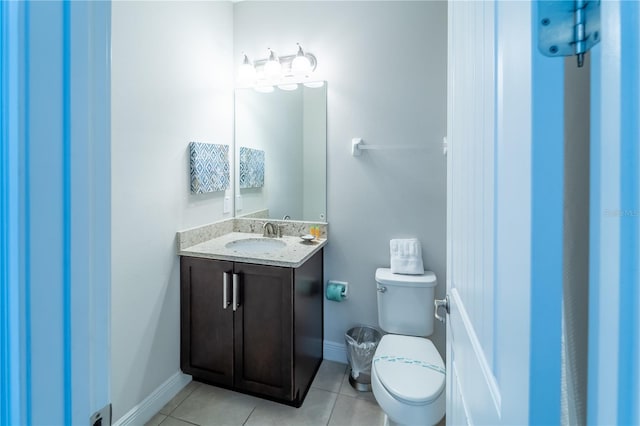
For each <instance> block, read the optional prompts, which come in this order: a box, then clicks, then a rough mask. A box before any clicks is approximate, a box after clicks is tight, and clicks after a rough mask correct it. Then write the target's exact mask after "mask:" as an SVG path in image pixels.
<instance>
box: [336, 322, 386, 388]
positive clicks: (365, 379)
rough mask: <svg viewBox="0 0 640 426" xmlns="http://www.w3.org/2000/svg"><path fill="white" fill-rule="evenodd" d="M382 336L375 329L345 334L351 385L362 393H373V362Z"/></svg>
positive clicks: (362, 328) (364, 328)
mask: <svg viewBox="0 0 640 426" xmlns="http://www.w3.org/2000/svg"><path fill="white" fill-rule="evenodd" d="M380 339H382V334H381V333H380V332H379V331H378V330H376V329H375V328H373V327H367V326H360V327H353V328H350V329H349V330H348V331H347V332H346V333H345V334H344V340H345V341H346V343H347V359H348V361H349V367H350V371H349V383H350V384H351V386H352V387H353V388H354V389H356V390H357V391H360V392H370V391H371V361H372V360H373V355H374V354H375V352H376V348H377V347H378V343H380Z"/></svg>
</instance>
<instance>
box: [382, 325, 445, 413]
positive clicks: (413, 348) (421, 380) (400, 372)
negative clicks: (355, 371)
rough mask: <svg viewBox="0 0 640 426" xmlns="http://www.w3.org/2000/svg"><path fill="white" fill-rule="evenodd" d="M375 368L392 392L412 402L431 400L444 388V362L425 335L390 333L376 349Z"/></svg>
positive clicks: (384, 384) (399, 397) (419, 402)
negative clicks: (414, 335)
mask: <svg viewBox="0 0 640 426" xmlns="http://www.w3.org/2000/svg"><path fill="white" fill-rule="evenodd" d="M373 368H374V369H375V373H376V376H377V377H378V379H379V380H380V382H381V383H382V385H383V386H384V387H385V388H386V389H387V390H388V391H389V392H390V393H391V394H393V395H394V396H395V397H396V398H397V399H401V400H404V401H407V402H409V403H413V404H427V403H429V402H431V401H433V400H434V399H436V398H437V397H438V396H440V394H441V393H442V391H443V390H444V386H445V368H444V362H443V361H442V358H441V357H440V354H439V353H438V350H437V349H436V347H435V346H433V343H431V341H430V340H428V339H425V338H422V337H413V336H399V335H394V334H387V335H386V336H384V337H383V338H382V340H381V341H380V344H379V345H378V348H377V349H376V353H375V355H374V357H373Z"/></svg>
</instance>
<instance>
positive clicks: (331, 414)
mask: <svg viewBox="0 0 640 426" xmlns="http://www.w3.org/2000/svg"><path fill="white" fill-rule="evenodd" d="M338 398H340V394H339V393H338V394H336V399H334V400H333V407H331V413H329V418H328V419H327V426H328V425H329V423H331V418H332V417H333V412H334V411H335V409H336V404H337V403H338Z"/></svg>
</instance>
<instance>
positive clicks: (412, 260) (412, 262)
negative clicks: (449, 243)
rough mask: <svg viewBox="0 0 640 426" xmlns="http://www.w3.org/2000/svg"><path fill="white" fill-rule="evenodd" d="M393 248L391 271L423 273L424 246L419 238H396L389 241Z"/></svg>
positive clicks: (408, 273)
mask: <svg viewBox="0 0 640 426" xmlns="http://www.w3.org/2000/svg"><path fill="white" fill-rule="evenodd" d="M389 246H390V248H391V273H393V274H407V275H421V274H424V266H423V264H422V246H421V245H420V241H418V239H417V238H407V239H394V240H391V241H389Z"/></svg>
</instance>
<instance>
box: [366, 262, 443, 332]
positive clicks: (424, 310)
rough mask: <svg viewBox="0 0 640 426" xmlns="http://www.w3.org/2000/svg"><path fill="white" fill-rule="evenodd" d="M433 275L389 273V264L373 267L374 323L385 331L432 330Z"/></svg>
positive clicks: (434, 284)
mask: <svg viewBox="0 0 640 426" xmlns="http://www.w3.org/2000/svg"><path fill="white" fill-rule="evenodd" d="M436 284H437V281H436V275H435V274H434V273H433V272H431V271H425V273H424V274H422V275H401V274H392V273H391V269H389V268H378V269H377V270H376V285H377V287H378V324H379V325H380V328H382V329H383V330H384V331H386V332H388V333H394V334H404V335H408V336H423V337H424V336H430V335H431V334H432V333H433V318H434V317H433V300H434V294H435V287H436Z"/></svg>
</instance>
